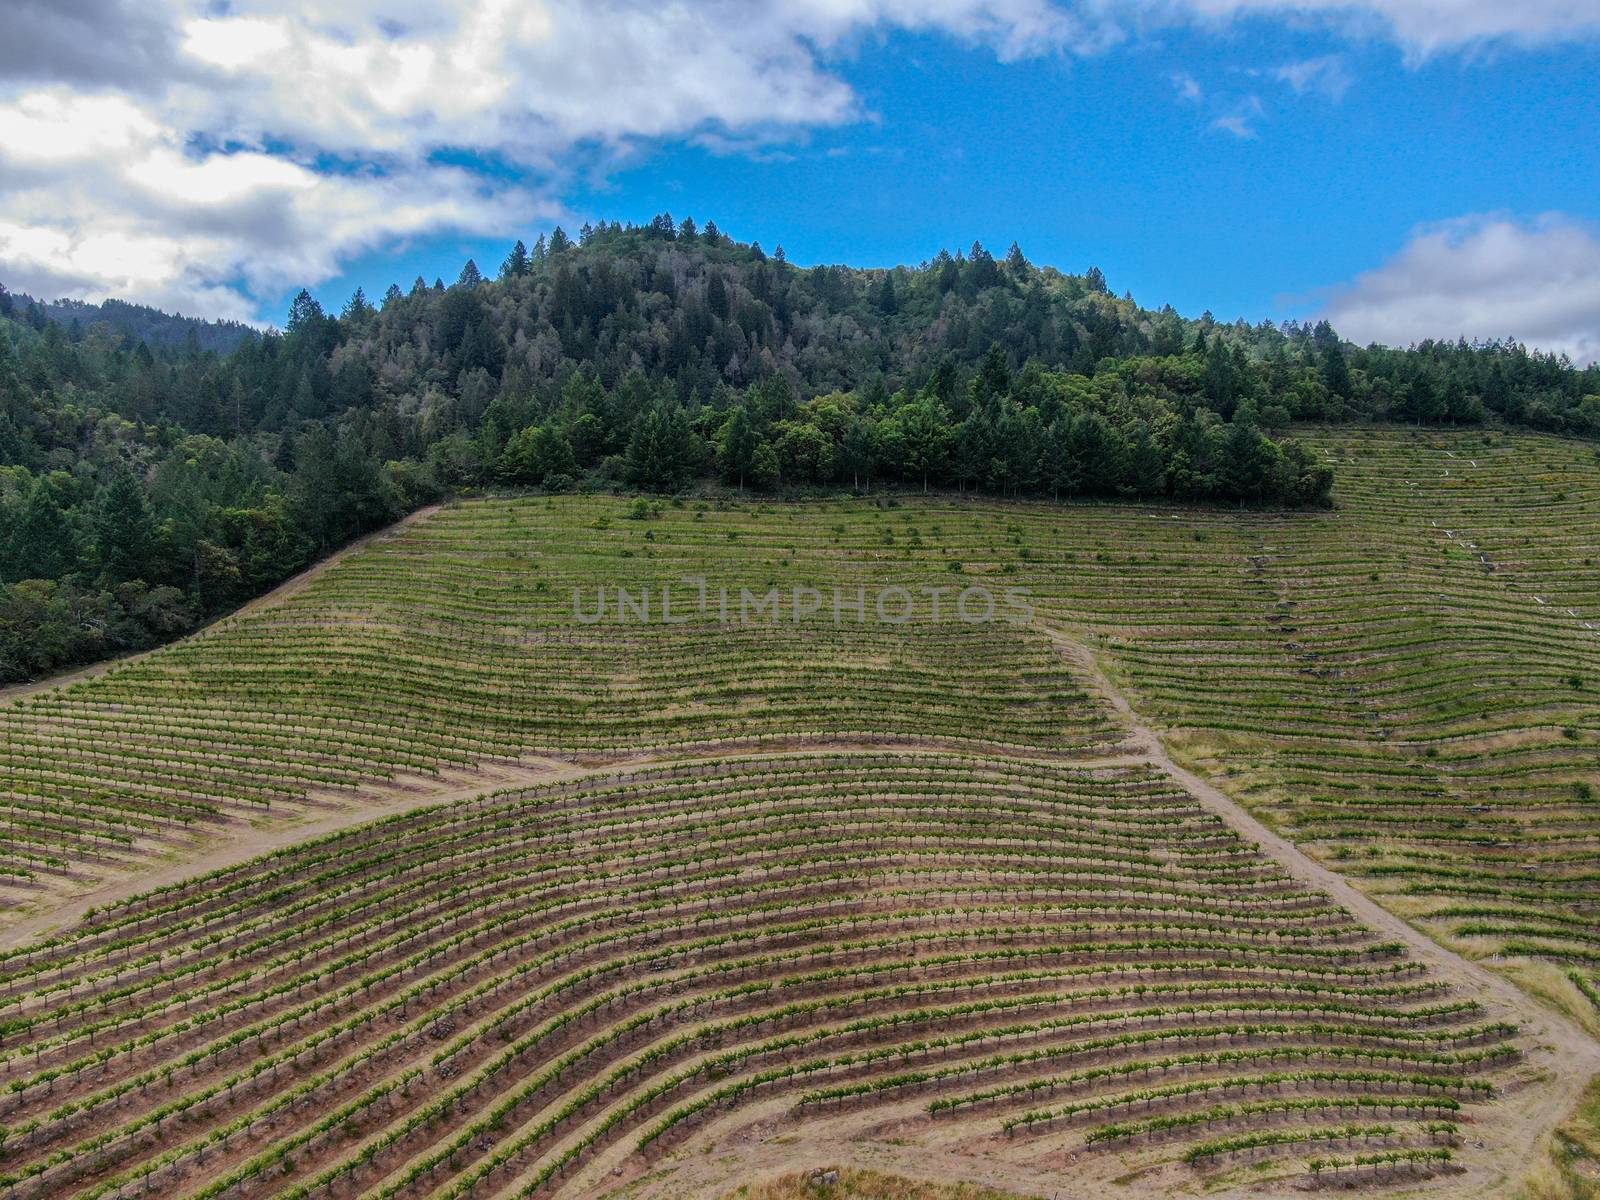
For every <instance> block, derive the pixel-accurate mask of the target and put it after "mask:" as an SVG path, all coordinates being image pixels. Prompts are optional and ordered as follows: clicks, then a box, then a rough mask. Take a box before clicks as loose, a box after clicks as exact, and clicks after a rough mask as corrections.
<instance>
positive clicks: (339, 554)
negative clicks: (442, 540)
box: [0, 504, 444, 705]
mask: <svg viewBox="0 0 1600 1200" xmlns="http://www.w3.org/2000/svg"><path fill="white" fill-rule="evenodd" d="M443 507H444V506H443V505H442V504H430V505H428V506H427V507H426V508H419V509H417V511H416V512H414V513H408V514H407V515H406V516H404V517H401V518H400V520H398V521H396V522H395V523H394V524H393V525H385V526H384V527H383V528H382V529H379V530H376V531H374V532H372V533H369V534H367V535H366V536H365V537H359V538H357V539H356V540H355V541H353V542H351V543H350V544H349V545H348V546H345V547H344V548H343V549H341V550H335V551H334V552H333V553H332V554H330V555H328V557H327V558H324V559H322V560H321V561H319V562H315V563H312V564H311V565H310V566H309V567H307V568H306V569H305V570H304V571H301V572H300V573H299V574H298V575H291V576H290V577H289V578H288V579H285V580H284V581H283V582H282V583H280V584H279V585H278V586H277V587H275V588H273V589H272V590H271V591H270V592H263V593H262V594H261V595H259V596H257V597H256V598H255V599H254V600H250V601H248V602H246V603H245V604H244V605H242V606H241V607H239V608H236V609H234V610H233V611H232V612H230V613H226V614H225V615H223V616H220V617H218V618H217V619H216V620H215V621H212V622H211V623H210V624H209V625H202V626H201V627H200V628H199V629H196V630H193V631H191V632H189V633H187V634H185V635H184V638H183V639H180V640H184V639H187V638H192V637H197V636H199V635H200V634H203V633H207V632H209V631H212V630H215V629H218V628H221V627H222V626H224V625H226V624H228V623H229V622H230V621H235V620H237V619H238V618H240V617H247V616H249V615H250V614H252V613H255V612H259V611H260V610H261V609H263V608H270V607H271V606H272V605H274V604H280V603H282V602H283V601H285V600H287V599H288V598H289V597H290V596H293V595H295V594H296V593H297V592H302V591H304V590H305V589H306V588H307V587H308V586H309V585H310V584H311V582H312V581H313V580H315V579H316V578H317V577H318V576H319V575H321V574H323V573H324V572H325V571H327V570H328V569H329V568H331V567H333V566H335V565H336V564H337V563H339V562H341V561H343V560H344V559H346V558H348V557H349V556H350V555H352V554H354V553H355V552H356V551H358V550H362V549H365V548H366V547H367V546H370V545H371V544H372V543H373V542H381V541H387V540H388V539H389V538H392V537H396V536H398V535H399V534H400V533H402V532H403V531H404V530H406V529H408V528H409V527H410V526H412V525H415V524H417V523H418V522H421V521H426V520H427V519H428V518H429V517H431V516H433V514H434V513H436V512H438V511H439V510H440V509H441V508H443ZM171 644H172V643H167V645H171ZM165 648H166V646H165V645H162V646H152V647H151V648H150V649H148V650H141V651H139V652H138V653H137V654H124V655H121V656H119V657H117V658H108V659H105V660H103V661H101V662H97V663H91V664H90V665H89V666H87V667H76V668H74V669H73V670H70V671H62V672H60V673H58V674H55V675H46V676H45V677H44V678H43V679H35V680H32V681H31V682H28V683H14V684H11V685H10V686H9V687H0V705H3V704H10V703H12V702H13V701H16V700H20V699H22V698H23V697H25V696H32V695H35V694H37V693H39V692H48V691H50V690H51V689H52V688H59V687H66V686H67V685H68V684H73V683H81V682H82V681H83V680H85V679H93V678H95V677H96V676H99V675H104V674H105V673H106V672H107V671H110V670H112V669H113V668H115V667H123V666H127V665H128V664H129V663H136V662H138V661H139V660H140V659H142V658H148V657H150V655H152V654H159V653H160V652H161V651H162V650H164V649H165Z"/></svg>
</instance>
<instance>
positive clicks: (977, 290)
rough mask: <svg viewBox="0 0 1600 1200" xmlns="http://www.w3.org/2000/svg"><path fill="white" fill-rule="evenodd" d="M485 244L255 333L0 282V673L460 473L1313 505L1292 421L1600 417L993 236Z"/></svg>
mask: <svg viewBox="0 0 1600 1200" xmlns="http://www.w3.org/2000/svg"><path fill="white" fill-rule="evenodd" d="M492 274H493V275H494V276H495V277H494V278H492V279H491V278H488V277H487V275H486V274H485V273H484V272H483V271H481V270H480V269H479V268H478V266H477V265H476V264H475V263H472V262H469V263H467V264H466V265H465V267H464V268H463V269H462V271H461V274H460V276H459V277H458V279H457V280H456V281H455V282H454V283H453V284H451V285H450V286H446V285H445V284H444V282H443V281H442V280H437V279H436V280H434V281H433V282H432V283H428V282H426V281H424V280H422V279H420V278H419V279H417V280H416V281H415V282H414V283H413V284H412V286H411V287H410V288H409V289H407V290H402V289H401V288H399V287H398V286H396V287H391V288H390V289H389V290H388V292H387V294H386V295H385V296H383V297H382V298H381V299H380V300H379V301H378V302H376V303H373V302H372V301H370V300H369V299H368V298H367V297H366V296H365V295H364V294H363V293H362V292H360V291H359V290H358V291H357V293H356V294H355V295H354V296H352V297H351V299H350V301H349V302H348V303H347V304H346V305H345V306H344V307H343V309H342V311H341V312H339V313H338V314H334V313H330V312H327V311H325V310H324V309H323V308H322V306H321V305H320V304H318V303H317V301H315V300H314V299H313V298H312V297H311V296H310V295H309V294H308V293H305V292H302V293H301V294H300V295H299V296H298V297H296V299H295V301H294V303H293V305H292V307H291V310H290V312H289V314H288V319H287V321H286V325H285V328H284V330H283V331H282V332H272V333H268V334H266V335H263V336H259V337H258V336H247V335H243V334H241V333H240V331H239V330H238V329H237V328H236V327H217V328H216V329H214V330H208V329H207V327H205V325H204V323H198V322H193V321H189V320H187V319H179V318H172V319H171V321H170V322H169V323H167V324H163V323H162V322H161V321H159V320H158V319H157V318H158V317H159V316H160V315H161V314H156V315H155V316H151V315H150V312H149V310H139V311H138V312H137V313H136V314H129V313H127V312H123V311H122V310H119V309H117V308H116V307H115V306H110V307H107V306H101V307H100V308H99V309H97V310H94V312H90V311H89V310H87V309H85V308H83V307H81V306H72V305H62V306H53V307H46V306H42V305H39V304H38V303H37V302H34V301H31V300H27V299H26V298H18V297H11V296H8V295H6V294H5V293H4V292H3V290H0V678H6V679H16V678H26V677H29V676H32V675H36V674H40V673H43V672H47V671H49V670H53V669H56V668H58V667H61V666H64V665H69V664H72V663H75V662H81V661H88V660H92V659H95V658H98V657H102V656H104V655H106V654H109V653H115V652H118V651H123V650H129V649H137V648H140V647H143V646H147V645H152V644H155V643H157V642H159V641H161V640H164V639H167V638H170V637H172V636H175V635H177V634H180V633H182V632H185V631H187V630H189V629H192V628H194V627H195V626H196V625H197V624H199V623H200V622H203V621H205V620H207V619H209V618H210V617H212V616H215V615H216V614H218V613H221V612H224V611H227V610H228V609H230V608H232V607H234V606H236V605H238V604H239V603H241V602H243V601H244V600H247V599H249V598H250V597H252V596H254V595H258V594H259V593H260V592H261V591H263V590H265V589H266V588H268V587H270V586H271V585H272V584H274V583H276V582H277V581H279V580H281V579H282V578H284V577H285V576H287V575H288V574H291V573H292V572H294V571H295V570H298V569H300V568H301V567H303V566H305V565H306V564H308V563H309V562H311V561H313V560H314V559H315V558H317V557H319V556H320V555H322V554H325V553H326V552H328V551H329V550H331V549H333V548H335V547H337V546H338V545H340V544H342V543H343V542H345V541H348V540H349V539H350V538H352V537H354V536H356V535H358V534H360V533H362V532H364V531H367V530H370V529H373V528H376V527H378V526H380V525H382V524H384V523H387V522H388V521H390V520H393V519H394V518H395V517H396V516H398V515H399V514H401V513H403V512H405V511H407V510H409V509H412V508H414V507H416V506H418V505H420V504H424V503H427V502H429V501H431V500H433V499H436V498H438V497H440V496H442V495H445V494H447V493H450V492H454V491H458V490H462V489H468V488H481V487H486V486H538V487H545V488H549V489H553V490H554V489H562V488H574V487H595V486H600V487H618V488H623V487H628V488H638V489H645V490H651V491H678V490H681V489H684V488H687V487H691V486H697V485H698V484H699V483H700V481H709V480H710V479H713V478H716V479H720V481H721V482H722V484H723V485H725V486H727V487H730V488H736V489H746V490H775V489H796V488H843V487H850V488H856V489H869V488H876V487H883V486H895V487H906V488H914V489H918V490H920V489H924V488H928V489H931V488H959V489H971V490H975V491H982V492H988V493H993V494H1000V495H1013V496H1038V497H1047V498H1056V499H1067V498H1073V497H1106V498H1115V497H1134V498H1153V497H1162V498H1168V499H1172V500H1178V501H1184V502H1213V503H1245V504H1258V505H1300V504H1323V503H1327V502H1328V500H1329V496H1330V489H1331V487H1332V474H1331V472H1330V470H1329V469H1328V467H1327V466H1326V465H1325V464H1322V463H1319V462H1315V461H1312V459H1311V457H1310V456H1309V455H1308V454H1307V453H1306V451H1305V450H1304V449H1303V448H1302V447H1301V446H1300V445H1299V444H1298V443H1296V442H1295V441H1294V440H1293V439H1292V438H1290V437H1284V436H1281V430H1282V429H1283V427H1285V426H1287V425H1289V424H1291V423H1292V422H1296V421H1319V422H1337V421H1347V420H1368V421H1370V420H1380V421H1381V420H1391V421H1406V422H1412V423H1438V422H1453V423H1460V424H1476V423H1483V422H1496V423H1504V424H1517V425H1527V426H1531V427H1535V428H1541V429H1549V430H1553V431H1558V432H1564V433H1570V434H1578V435H1586V436H1589V435H1597V434H1600V373H1597V371H1596V369H1595V368H1593V367H1591V368H1588V369H1586V370H1581V371H1580V370H1576V369H1574V368H1573V367H1572V365H1571V364H1570V363H1568V362H1566V361H1565V360H1563V359H1559V358H1554V357H1551V356H1548V355H1541V354H1538V353H1534V352H1530V351H1529V350H1527V349H1526V348H1525V347H1522V346H1520V345H1516V344H1515V343H1510V342H1493V343H1487V344H1467V343H1464V342H1455V343H1443V342H1438V343H1433V342H1430V343H1424V344H1422V345H1419V346H1415V347H1412V348H1410V349H1406V350H1395V349H1388V348H1383V347H1366V348H1362V347H1356V346H1352V345H1350V344H1348V343H1346V342H1344V341H1342V340H1341V339H1340V338H1339V337H1338V336H1337V335H1336V334H1335V333H1334V331H1333V330H1332V329H1330V328H1329V327H1328V326H1327V325H1326V324H1325V323H1319V324H1316V325H1311V326H1305V325H1300V324H1296V323H1292V322H1291V323H1286V324H1272V323H1262V324H1258V325H1251V324H1247V323H1244V322H1236V323H1232V324H1223V323H1219V322H1217V321H1215V320H1213V319H1212V318H1211V317H1210V315H1209V314H1206V315H1203V316H1201V317H1200V318H1198V319H1186V318H1183V317H1180V316H1179V315H1178V314H1177V313H1176V312H1174V311H1173V310H1172V309H1171V308H1170V307H1165V308H1162V309H1160V310H1150V309H1145V308H1141V307H1140V306H1138V305H1137V304H1136V303H1135V302H1134V301H1133V299H1132V297H1130V296H1126V295H1124V296H1120V297H1119V296H1116V295H1114V294H1113V292H1112V290H1111V288H1110V286H1109V285H1108V283H1107V281H1106V279H1105V277H1104V275H1103V274H1102V273H1101V272H1100V271H1098V270H1096V269H1094V268H1091V269H1089V270H1088V271H1086V272H1085V273H1083V274H1081V275H1071V274H1064V273H1062V272H1059V271H1056V270H1054V269H1052V268H1048V267H1037V266H1035V265H1034V264H1032V263H1030V262H1029V261H1028V260H1027V259H1026V257H1025V256H1024V255H1023V254H1022V252H1021V250H1020V249H1019V248H1017V247H1015V246H1013V247H1012V248H1011V250H1010V252H1009V253H1008V254H1006V255H1005V256H1004V257H1003V258H999V259H997V258H995V257H993V256H991V255H990V254H989V253H988V252H987V251H986V250H985V249H984V248H983V247H982V246H981V245H974V246H973V247H972V248H971V250H970V251H969V252H966V253H957V254H949V253H941V254H939V255H938V256H937V257H936V258H934V259H933V260H932V261H930V262H927V263H924V264H921V265H920V266H918V267H915V268H905V267H902V268H895V269H893V270H888V271H884V270H857V269H851V268H846V267H834V266H818V267H810V268H800V267H796V266H794V265H793V264H790V263H789V262H787V261H786V258H785V256H784V254H783V252H782V250H781V249H777V250H775V251H774V252H773V253H772V254H770V255H769V254H767V253H766V252H765V251H763V249H762V248H761V246H760V244H759V243H749V244H745V243H739V242H735V241H734V240H733V239H731V238H729V237H728V236H727V235H726V234H724V233H723V232H722V231H720V230H719V229H718V228H717V227H716V225H715V224H714V223H708V224H707V225H706V226H705V227H704V228H701V227H699V226H697V225H696V223H695V222H694V221H692V220H685V221H682V222H677V221H674V220H672V219H671V218H670V217H667V216H665V215H663V216H662V217H658V218H657V219H656V220H654V221H652V222H651V223H649V224H648V225H645V226H624V225H620V224H614V223H613V224H602V225H600V226H598V227H585V229H584V230H583V231H582V232H581V233H580V235H579V236H578V237H577V238H575V239H574V238H569V237H568V236H567V235H566V234H565V233H564V232H563V231H562V230H560V229H557V230H555V231H554V232H553V233H552V234H550V235H549V236H540V237H539V238H538V239H537V240H536V241H535V242H534V245H533V246H532V248H531V249H530V248H528V247H527V246H526V245H524V244H523V243H521V242H518V243H517V244H516V245H515V246H514V247H513V248H512V249H511V251H510V252H509V254H508V255H507V257H506V259H505V260H504V262H503V263H501V264H499V266H498V267H497V268H496V269H495V270H494V271H493V272H492ZM97 313H98V314H107V313H109V314H111V316H112V317H114V318H115V319H96V314H97ZM135 317H137V321H134V318H135ZM85 318H88V319H85ZM130 322H133V323H132V324H130ZM172 322H178V323H177V324H173V323H172ZM157 328H159V329H161V330H163V333H162V336H161V337H159V338H157V337H154V336H137V334H139V332H140V331H148V330H153V329H157ZM180 330H181V331H182V336H181V337H179V336H178V332H179V331H180Z"/></svg>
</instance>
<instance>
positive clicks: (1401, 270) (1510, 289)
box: [1325, 213, 1600, 364]
mask: <svg viewBox="0 0 1600 1200" xmlns="http://www.w3.org/2000/svg"><path fill="white" fill-rule="evenodd" d="M1325 315H1326V316H1327V317H1328V319H1329V320H1330V321H1332V322H1333V324H1334V327H1335V328H1337V329H1338V330H1339V331H1340V333H1342V334H1343V335H1344V336H1346V337H1348V338H1350V339H1352V340H1353V341H1356V342H1382V343H1385V344H1388V345H1399V346H1403V345H1407V344H1409V343H1411V342H1415V341H1420V340H1422V339H1424V338H1452V339H1453V338H1456V337H1461V336H1464V337H1467V338H1469V339H1473V338H1500V337H1514V338H1516V339H1517V340H1518V341H1521V342H1525V343H1527V344H1528V345H1531V346H1536V347H1538V348H1540V349H1542V350H1549V351H1553V352H1556V353H1565V354H1568V355H1570V356H1571V357H1572V359H1573V360H1574V361H1575V362H1578V363H1580V364H1582V363H1591V362H1596V361H1600V229H1596V228H1595V227H1594V226H1591V225H1587V224H1585V223H1583V222H1580V221H1577V220H1575V219H1573V218H1571V217H1567V216H1564V215H1562V214H1559V213H1548V214H1545V215H1543V216H1540V217H1536V218H1534V219H1533V220H1530V221H1519V220H1517V219H1515V218H1513V217H1511V216H1507V215H1505V214H1479V215H1473V216H1465V217H1458V218H1455V219H1453V220H1450V221H1444V222H1440V223H1438V224H1434V225H1429V226H1425V227H1422V228H1419V229H1417V230H1416V231H1414V233H1413V234H1412V237H1411V239H1410V241H1409V242H1407V243H1406V245H1405V247H1404V248H1403V249H1402V250H1401V251H1400V252H1399V253H1398V254H1397V255H1395V256H1394V258H1392V259H1390V260H1389V261H1388V262H1387V263H1385V264H1383V266H1381V267H1378V268H1376V269H1375V270H1372V271H1368V272H1366V273H1365V274H1362V275H1359V276H1357V277H1356V278H1355V279H1354V280H1353V281H1352V282H1351V283H1349V284H1348V285H1346V286H1344V287H1341V288H1338V289H1335V291H1334V293H1333V295H1332V297H1331V299H1330V300H1329V302H1328V304H1327V306H1326V312H1325Z"/></svg>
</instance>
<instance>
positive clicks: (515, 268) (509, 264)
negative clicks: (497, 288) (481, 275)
mask: <svg viewBox="0 0 1600 1200" xmlns="http://www.w3.org/2000/svg"><path fill="white" fill-rule="evenodd" d="M527 273H528V248H527V247H526V246H524V245H523V244H522V239H521V238H518V239H517V244H516V245H515V246H513V247H511V253H510V254H509V255H508V256H507V257H506V261H505V262H504V264H502V265H501V267H500V277H501V278H502V279H515V278H517V277H518V276H519V275H526V274H527Z"/></svg>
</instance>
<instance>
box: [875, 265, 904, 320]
mask: <svg viewBox="0 0 1600 1200" xmlns="http://www.w3.org/2000/svg"><path fill="white" fill-rule="evenodd" d="M878 311H879V312H881V313H883V314H884V316H887V317H892V316H894V314H895V313H897V312H899V311H900V298H899V297H898V296H896V295H895V291H894V272H893V271H885V272H884V273H883V282H882V283H881V284H879V285H878Z"/></svg>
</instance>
